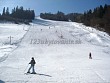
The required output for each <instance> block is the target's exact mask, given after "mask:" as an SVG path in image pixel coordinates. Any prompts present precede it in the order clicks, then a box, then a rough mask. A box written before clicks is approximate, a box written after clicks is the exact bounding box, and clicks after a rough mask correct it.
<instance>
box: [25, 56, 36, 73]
mask: <svg viewBox="0 0 110 83" xmlns="http://www.w3.org/2000/svg"><path fill="white" fill-rule="evenodd" d="M29 64H31V66H30V68H29V69H28V72H27V73H30V70H31V69H32V74H36V72H35V70H34V66H35V64H36V62H35V60H34V57H32V60H31V61H30V63H29Z"/></svg>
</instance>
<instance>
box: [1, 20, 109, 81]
mask: <svg viewBox="0 0 110 83" xmlns="http://www.w3.org/2000/svg"><path fill="white" fill-rule="evenodd" d="M10 36H11V37H13V38H12V44H10V41H9V37H10ZM90 52H91V54H92V59H89V53H90ZM31 57H34V58H35V60H36V65H35V70H36V73H37V74H25V73H26V72H27V70H28V68H29V66H30V65H29V64H28V63H29V62H30V60H31ZM0 83H110V36H109V35H108V34H106V33H105V32H101V31H98V30H96V29H94V28H92V27H87V26H84V25H83V24H81V23H75V22H62V21H51V20H44V19H41V18H37V19H35V20H34V21H33V22H32V23H31V24H30V25H22V24H21V25H17V24H0Z"/></svg>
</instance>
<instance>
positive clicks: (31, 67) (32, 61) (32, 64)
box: [27, 52, 92, 74]
mask: <svg viewBox="0 0 110 83" xmlns="http://www.w3.org/2000/svg"><path fill="white" fill-rule="evenodd" d="M89 59H92V55H91V52H90V53H89ZM29 64H31V66H30V67H29V69H28V72H27V73H30V70H31V69H32V73H31V74H36V72H35V69H34V66H35V64H36V62H35V60H34V57H32V59H31V61H30V62H29Z"/></svg>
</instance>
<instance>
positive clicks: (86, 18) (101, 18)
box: [40, 4, 110, 34]
mask: <svg viewBox="0 0 110 83" xmlns="http://www.w3.org/2000/svg"><path fill="white" fill-rule="evenodd" d="M40 17H41V18H43V19H49V20H56V21H72V22H80V23H83V24H84V25H87V26H92V27H94V28H97V29H99V30H103V31H106V32H108V33H109V34H110V23H109V22H110V5H106V4H105V5H104V6H102V5H100V6H99V7H96V8H94V9H93V10H91V9H90V10H88V11H86V12H84V13H69V14H66V15H65V14H64V13H63V12H60V11H58V12H57V13H56V14H51V13H41V14H40Z"/></svg>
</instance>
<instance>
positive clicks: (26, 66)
mask: <svg viewBox="0 0 110 83" xmlns="http://www.w3.org/2000/svg"><path fill="white" fill-rule="evenodd" d="M28 65H29V64H28ZM28 65H27V66H26V69H27V68H28ZM26 69H25V70H24V73H25V71H26Z"/></svg>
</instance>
